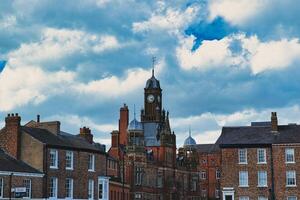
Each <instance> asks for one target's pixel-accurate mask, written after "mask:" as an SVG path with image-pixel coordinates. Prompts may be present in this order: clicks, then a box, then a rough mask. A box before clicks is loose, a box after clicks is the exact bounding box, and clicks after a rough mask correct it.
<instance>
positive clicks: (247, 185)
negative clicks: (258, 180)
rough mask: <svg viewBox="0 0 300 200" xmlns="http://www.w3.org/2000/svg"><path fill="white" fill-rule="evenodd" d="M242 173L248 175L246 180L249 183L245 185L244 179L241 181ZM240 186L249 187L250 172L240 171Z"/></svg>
mask: <svg viewBox="0 0 300 200" xmlns="http://www.w3.org/2000/svg"><path fill="white" fill-rule="evenodd" d="M242 174H245V175H246V177H245V180H246V182H247V184H245V185H242V184H241V183H242V181H241V178H242V176H241V175H242ZM239 187H249V174H248V171H239Z"/></svg>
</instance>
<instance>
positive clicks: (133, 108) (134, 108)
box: [133, 104, 136, 119]
mask: <svg viewBox="0 0 300 200" xmlns="http://www.w3.org/2000/svg"><path fill="white" fill-rule="evenodd" d="M133 115H134V119H136V116H135V104H133Z"/></svg>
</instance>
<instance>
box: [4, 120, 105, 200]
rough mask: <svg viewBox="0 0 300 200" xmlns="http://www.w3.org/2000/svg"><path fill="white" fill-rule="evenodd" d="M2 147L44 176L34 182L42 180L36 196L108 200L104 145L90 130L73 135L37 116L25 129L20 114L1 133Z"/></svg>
mask: <svg viewBox="0 0 300 200" xmlns="http://www.w3.org/2000/svg"><path fill="white" fill-rule="evenodd" d="M0 147H1V148H2V149H3V150H4V151H5V152H6V153H7V154H8V155H9V156H10V157H12V158H13V159H15V160H16V162H17V163H26V164H27V165H30V167H31V168H34V169H35V170H36V171H39V172H40V173H41V174H44V176H43V178H42V180H40V179H39V180H33V181H32V184H37V183H36V182H37V181H39V187H36V188H39V189H40V191H38V192H37V193H38V194H39V195H40V194H42V197H43V198H50V199H57V198H63V199H64V198H70V199H103V200H107V199H109V179H108V177H107V176H106V169H107V168H106V160H107V154H106V152H105V146H103V145H101V144H98V143H95V142H94V141H93V135H92V134H91V131H90V129H89V128H86V127H83V128H81V129H80V132H79V134H78V135H73V134H69V133H66V132H63V131H61V130H60V122H58V121H53V122H40V120H39V116H38V119H37V121H30V122H29V123H27V124H26V125H24V126H22V125H21V117H20V116H18V114H9V115H8V116H7V117H6V118H5V127H4V128H3V129H1V131H0ZM5 181H6V180H5ZM32 194H33V195H35V190H32ZM40 197H41V196H40Z"/></svg>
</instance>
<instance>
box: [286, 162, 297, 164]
mask: <svg viewBox="0 0 300 200" xmlns="http://www.w3.org/2000/svg"><path fill="white" fill-rule="evenodd" d="M295 163H296V162H285V164H295Z"/></svg>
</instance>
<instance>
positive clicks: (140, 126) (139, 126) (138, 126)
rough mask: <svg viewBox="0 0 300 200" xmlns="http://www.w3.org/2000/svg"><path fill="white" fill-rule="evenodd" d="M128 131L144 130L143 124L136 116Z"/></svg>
mask: <svg viewBox="0 0 300 200" xmlns="http://www.w3.org/2000/svg"><path fill="white" fill-rule="evenodd" d="M128 131H143V124H142V123H141V122H139V121H138V120H136V119H135V118H134V119H133V120H132V121H131V122H130V123H129V126H128Z"/></svg>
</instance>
